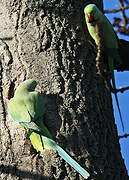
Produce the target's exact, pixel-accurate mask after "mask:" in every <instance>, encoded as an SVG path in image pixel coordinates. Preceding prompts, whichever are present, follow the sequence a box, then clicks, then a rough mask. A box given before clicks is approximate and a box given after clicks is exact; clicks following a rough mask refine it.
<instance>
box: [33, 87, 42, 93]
mask: <svg viewBox="0 0 129 180" xmlns="http://www.w3.org/2000/svg"><path fill="white" fill-rule="evenodd" d="M35 91H38V92H39V93H40V94H42V90H41V87H39V86H36V88H35Z"/></svg>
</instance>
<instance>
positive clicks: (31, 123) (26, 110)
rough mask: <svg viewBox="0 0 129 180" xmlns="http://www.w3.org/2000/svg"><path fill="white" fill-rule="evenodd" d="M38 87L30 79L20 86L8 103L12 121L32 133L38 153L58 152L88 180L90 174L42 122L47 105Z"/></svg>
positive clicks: (30, 136) (30, 135)
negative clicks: (53, 137)
mask: <svg viewBox="0 0 129 180" xmlns="http://www.w3.org/2000/svg"><path fill="white" fill-rule="evenodd" d="M36 86H37V83H36V81H35V80H33V79H28V80H26V81H24V82H22V83H21V84H20V85H19V86H18V88H17V89H16V92H15V94H14V97H13V98H11V99H10V101H9V103H8V108H9V113H10V115H11V117H12V119H13V120H14V121H16V122H18V123H19V124H20V125H21V126H23V127H25V128H26V129H28V130H29V131H30V132H29V138H30V140H31V143H32V145H33V147H34V148H35V149H36V150H37V151H41V152H43V151H44V149H49V150H50V149H53V150H56V151H57V152H58V153H59V155H60V156H61V157H62V158H63V159H64V160H65V161H66V162H67V163H69V164H70V165H71V166H72V167H73V168H74V169H75V170H76V171H78V172H79V173H80V174H81V175H82V176H83V177H84V178H86V179H87V178H88V177H89V173H88V172H87V171H86V170H85V169H83V168H82V167H81V166H80V165H79V164H78V163H77V162H76V161H75V160H73V159H72V158H71V157H70V156H69V155H68V154H67V153H66V152H65V151H64V150H63V149H62V148H61V147H60V146H59V145H57V144H56V142H55V141H54V140H53V139H52V136H51V134H50V132H49V131H48V129H47V128H46V127H45V125H44V123H43V121H42V120H41V119H42V118H41V117H42V116H43V115H44V112H45V104H44V99H43V97H42V95H41V94H40V93H39V92H38V91H36Z"/></svg>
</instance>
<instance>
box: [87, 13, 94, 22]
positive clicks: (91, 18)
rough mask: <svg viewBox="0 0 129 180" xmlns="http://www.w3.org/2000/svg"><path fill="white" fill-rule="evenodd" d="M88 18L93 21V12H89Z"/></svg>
mask: <svg viewBox="0 0 129 180" xmlns="http://www.w3.org/2000/svg"><path fill="white" fill-rule="evenodd" d="M88 19H89V22H91V21H92V20H93V14H88Z"/></svg>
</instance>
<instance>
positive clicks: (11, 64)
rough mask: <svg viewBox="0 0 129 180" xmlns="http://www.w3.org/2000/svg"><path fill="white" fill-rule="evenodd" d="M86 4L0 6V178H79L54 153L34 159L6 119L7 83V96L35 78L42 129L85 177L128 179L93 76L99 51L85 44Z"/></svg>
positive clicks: (105, 93) (100, 84)
mask: <svg viewBox="0 0 129 180" xmlns="http://www.w3.org/2000/svg"><path fill="white" fill-rule="evenodd" d="M89 2H93V1H86V2H85V3H83V2H82V1H80V0H74V1H72V0H67V1H66V0H59V1H57V0H52V1H48V0H37V1H35V0H30V1H29V0H22V1H19V0H12V1H11V0H4V1H2V2H0V12H1V13H0V39H1V41H0V71H1V73H0V119H1V125H0V126H1V130H0V133H1V140H0V147H1V149H0V179H8V180H12V179H37V180H38V179H58V180H63V179H64V180H68V179H72V180H74V179H75V180H76V179H79V180H81V179H83V178H82V177H81V176H80V175H79V174H78V173H76V171H75V170H74V169H73V168H71V167H70V166H69V165H68V164H67V163H65V161H64V160H62V159H61V158H60V157H59V156H58V155H57V153H56V152H55V151H45V152H44V153H38V154H37V153H36V152H35V150H34V149H33V147H32V146H31V144H30V142H29V140H26V132H25V130H24V129H23V128H21V127H20V125H18V124H16V123H15V122H14V121H13V120H12V119H11V118H10V116H9V114H8V108H7V104H8V100H7V99H6V96H7V89H8V84H9V83H10V82H13V84H12V85H11V91H10V94H11V96H12V95H13V92H14V90H15V89H16V87H17V86H18V85H19V83H20V82H22V81H23V80H25V79H27V78H32V77H33V78H35V79H36V80H37V82H38V85H39V86H40V88H41V89H42V91H43V96H44V99H45V102H46V115H45V117H43V118H44V121H45V124H46V126H47V127H48V129H49V130H50V132H51V133H52V135H53V138H54V140H55V141H56V142H57V143H58V144H59V145H60V146H61V147H62V148H63V149H64V150H66V151H67V152H68V153H69V155H71V156H72V157H73V158H74V159H75V160H77V162H78V163H80V165H81V166H82V167H84V168H85V169H86V170H88V172H89V173H90V174H91V176H90V178H89V179H93V180H95V179H97V180H115V179H116V180H126V179H128V176H127V171H126V168H125V165H124V161H123V159H122V157H121V153H120V146H119V142H118V139H117V130H116V125H115V121H114V115H113V107H112V100H111V93H110V91H109V89H108V88H106V87H105V83H104V81H103V79H102V78H101V77H100V76H99V75H97V74H96V63H95V58H96V53H95V52H94V49H93V47H91V45H90V43H89V41H88V40H89V35H88V32H87V31H86V25H85V20H84V14H83V9H84V6H85V4H86V3H89ZM101 4H102V2H101ZM101 7H102V6H101Z"/></svg>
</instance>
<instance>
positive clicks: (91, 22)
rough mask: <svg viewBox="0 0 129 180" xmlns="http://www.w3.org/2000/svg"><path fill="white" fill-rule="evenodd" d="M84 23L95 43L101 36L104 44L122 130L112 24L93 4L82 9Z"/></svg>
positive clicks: (115, 39) (115, 44)
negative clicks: (115, 75) (115, 73)
mask: <svg viewBox="0 0 129 180" xmlns="http://www.w3.org/2000/svg"><path fill="white" fill-rule="evenodd" d="M84 13H85V19H86V24H87V27H88V31H89V33H90V35H91V36H92V38H93V39H94V40H95V43H96V45H97V46H98V43H99V39H100V38H101V40H102V42H103V44H102V46H104V53H105V56H107V58H108V66H109V70H110V73H111V79H112V85H113V89H114V95H115V99H116V103H117V107H118V111H119V115H120V119H121V124H122V129H123V131H124V124H123V121H122V115H121V111H120V107H119V102H118V97H117V94H116V92H115V89H116V84H115V77H114V61H117V62H118V63H119V64H121V59H120V56H119V53H118V41H117V36H116V34H115V31H114V29H113V26H112V25H111V23H110V22H109V21H108V19H107V18H106V16H104V15H103V13H102V12H101V11H100V10H99V9H98V8H97V6H96V5H95V4H89V5H87V6H86V7H85V9H84ZM98 30H99V32H100V33H101V35H100V37H99V35H98Z"/></svg>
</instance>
